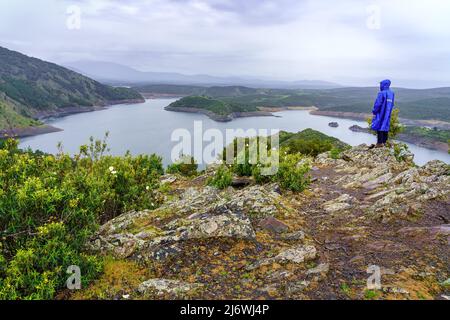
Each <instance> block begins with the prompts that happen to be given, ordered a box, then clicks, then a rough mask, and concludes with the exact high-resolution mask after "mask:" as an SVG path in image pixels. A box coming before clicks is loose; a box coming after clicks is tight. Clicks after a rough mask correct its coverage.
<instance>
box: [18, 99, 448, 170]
mask: <svg viewBox="0 0 450 320" xmlns="http://www.w3.org/2000/svg"><path fill="white" fill-rule="evenodd" d="M173 101H175V99H153V100H147V101H146V102H145V103H141V104H134V105H116V106H112V107H110V108H108V109H105V110H101V111H96V112H88V113H80V114H76V115H71V116H67V117H64V118H58V119H55V120H52V121H48V123H49V124H51V125H53V126H55V127H58V128H61V129H63V130H64V131H61V132H55V133H49V134H44V135H38V136H34V137H29V138H25V139H23V140H22V141H21V147H23V148H26V147H31V148H32V149H39V150H42V151H45V152H49V153H56V152H57V144H58V142H62V144H63V148H64V151H66V152H69V153H71V154H74V153H76V152H77V151H78V149H79V146H80V145H82V144H86V143H87V142H88V141H89V137H90V136H94V137H95V138H98V139H100V138H103V136H104V134H105V132H106V131H109V132H110V135H109V139H108V146H109V148H110V149H111V151H110V153H111V154H114V155H123V154H124V153H125V152H126V151H127V150H129V151H130V152H131V153H132V154H141V153H142V154H150V153H156V154H158V155H160V156H162V157H163V160H164V164H166V165H167V164H168V163H171V150H172V148H173V147H174V146H175V145H177V144H178V142H177V141H175V142H171V135H172V132H173V131H174V130H176V129H180V128H185V129H187V130H189V131H190V132H193V129H194V122H195V121H202V127H203V130H206V129H210V128H217V129H219V130H221V131H222V132H225V130H226V129H239V128H242V129H244V130H246V129H249V128H254V129H279V130H285V131H290V132H297V131H301V130H303V129H306V128H312V129H315V130H318V131H321V132H323V133H325V134H327V135H330V136H334V137H336V138H338V139H340V140H342V141H344V142H346V143H348V144H350V145H352V146H355V145H359V144H361V143H368V144H369V143H374V142H375V140H376V138H375V137H374V136H372V135H370V134H367V133H360V132H352V131H351V130H349V129H348V128H349V127H350V126H352V125H354V124H358V125H360V126H365V125H366V124H365V123H364V122H362V121H354V120H347V119H337V118H331V117H324V116H314V115H310V114H309V112H308V111H303V110H295V111H283V112H278V113H276V115H277V116H278V117H251V118H239V119H236V120H234V121H231V122H226V123H221V122H215V121H213V120H211V119H209V118H208V117H206V116H205V115H202V114H194V113H181V112H170V111H165V110H164V107H165V106H167V105H168V104H170V103H171V102H173ZM332 121H335V122H338V123H339V127H338V128H331V127H329V126H328V123H329V122H332ZM207 144H209V143H206V142H205V145H207ZM408 145H409V147H410V150H411V151H412V152H413V153H414V154H415V158H414V159H415V162H416V163H417V164H418V165H423V164H424V163H426V162H427V161H430V160H433V159H439V160H443V161H445V162H447V163H450V155H449V154H447V153H444V152H441V151H435V150H429V149H425V148H422V147H418V146H415V145H412V144H408ZM197 160H198V159H197Z"/></svg>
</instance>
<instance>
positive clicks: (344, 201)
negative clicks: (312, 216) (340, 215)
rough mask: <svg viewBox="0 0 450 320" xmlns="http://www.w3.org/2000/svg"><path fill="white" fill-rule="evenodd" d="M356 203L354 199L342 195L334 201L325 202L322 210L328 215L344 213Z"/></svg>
mask: <svg viewBox="0 0 450 320" xmlns="http://www.w3.org/2000/svg"><path fill="white" fill-rule="evenodd" d="M356 202H357V200H356V199H355V198H354V197H352V196H350V195H348V194H343V195H341V196H339V197H337V198H336V199H333V200H330V201H327V202H325V203H324V205H323V209H324V210H325V211H326V212H328V213H333V212H337V211H344V210H348V209H350V208H352V207H353V205H354V203H356Z"/></svg>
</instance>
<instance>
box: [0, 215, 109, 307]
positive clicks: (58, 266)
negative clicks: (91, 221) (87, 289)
mask: <svg viewBox="0 0 450 320" xmlns="http://www.w3.org/2000/svg"><path fill="white" fill-rule="evenodd" d="M74 236H76V235H74V234H72V233H71V232H69V231H68V230H67V229H66V227H65V226H64V224H63V223H62V222H52V223H49V224H47V225H44V226H41V227H38V228H37V235H36V236H35V237H34V238H33V239H31V240H30V241H29V242H28V243H27V245H26V246H25V247H24V248H23V249H19V250H17V252H16V254H15V256H14V257H13V258H12V259H11V261H10V262H9V263H8V265H7V269H6V270H5V272H4V275H3V279H2V280H1V282H0V299H11V300H16V299H52V298H53V297H54V295H55V293H56V292H57V290H58V289H60V288H62V287H64V285H65V282H66V280H67V278H68V277H69V275H68V274H67V273H66V270H67V267H69V266H71V265H76V266H78V267H79V268H80V271H81V281H82V286H84V285H87V284H88V283H89V282H90V281H92V280H93V279H95V277H96V276H97V275H98V274H99V273H100V272H101V271H102V262H101V260H100V259H98V258H96V257H95V256H90V255H85V254H82V253H81V254H80V253H79V250H80V248H79V247H77V246H76V245H74V244H75V243H77V242H76V241H74V240H75V239H74Z"/></svg>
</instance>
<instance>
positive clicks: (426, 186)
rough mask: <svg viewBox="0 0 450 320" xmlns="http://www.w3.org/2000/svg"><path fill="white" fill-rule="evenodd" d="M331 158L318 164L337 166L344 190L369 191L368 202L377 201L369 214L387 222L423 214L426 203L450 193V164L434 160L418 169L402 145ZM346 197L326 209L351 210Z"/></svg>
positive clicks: (363, 149)
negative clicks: (339, 159)
mask: <svg viewBox="0 0 450 320" xmlns="http://www.w3.org/2000/svg"><path fill="white" fill-rule="evenodd" d="M399 152H400V153H401V154H399ZM329 157H330V155H329V153H324V154H322V155H319V156H318V160H316V162H317V161H318V164H322V165H323V164H326V165H333V166H334V169H335V171H336V172H339V173H341V174H342V176H341V177H340V178H338V179H337V180H336V181H335V183H336V184H338V185H340V186H342V187H343V188H344V189H359V188H362V189H364V190H367V191H366V192H367V193H369V195H368V196H367V197H366V200H368V201H372V200H376V201H375V202H374V203H372V204H371V205H369V206H368V207H367V209H366V211H367V213H368V214H369V215H370V216H371V217H373V218H375V219H378V220H380V221H383V222H388V221H390V220H391V219H393V218H402V219H405V218H409V217H411V216H415V215H417V214H420V212H421V210H422V209H423V204H424V203H425V202H426V201H428V200H431V199H436V198H443V199H445V198H446V197H448V195H449V193H450V187H449V186H450V175H449V172H450V169H449V165H447V164H445V163H444V162H442V161H439V160H433V161H430V162H428V163H427V164H425V165H424V166H422V167H418V168H417V167H415V166H414V164H413V162H412V156H411V155H410V153H409V151H407V148H405V147H404V146H403V145H402V144H399V145H398V147H397V148H395V149H390V148H375V149H368V147H367V146H366V145H360V146H358V147H354V148H351V149H349V150H347V151H345V152H343V153H342V158H343V159H345V160H343V161H330V162H328V161H327V160H326V159H328V158H329ZM343 197H344V198H341V197H339V198H337V199H334V200H330V201H328V202H327V203H325V204H324V206H323V207H324V210H325V211H327V212H337V211H343V210H349V209H351V208H352V207H353V204H355V203H353V202H352V201H347V200H346V199H345V197H346V196H345V195H343Z"/></svg>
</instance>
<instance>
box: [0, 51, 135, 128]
mask: <svg viewBox="0 0 450 320" xmlns="http://www.w3.org/2000/svg"><path fill="white" fill-rule="evenodd" d="M142 100H143V98H142V96H141V95H140V94H139V93H138V92H137V91H135V90H132V89H127V88H121V87H116V88H115V87H111V86H107V85H104V84H101V83H99V82H97V81H95V80H92V79H90V78H87V77H85V76H83V75H81V74H79V73H76V72H74V71H71V70H69V69H66V68H64V67H61V66H59V65H56V64H54V63H50V62H46V61H42V60H39V59H36V58H32V57H28V56H26V55H23V54H21V53H19V52H15V51H10V50H8V49H6V48H2V47H0V130H1V132H2V133H5V132H7V131H8V130H12V129H17V128H26V127H29V126H33V125H38V124H39V122H37V121H36V120H34V119H38V118H40V117H42V116H45V115H58V114H65V113H68V112H69V110H70V111H71V112H75V111H77V110H78V111H81V110H83V109H89V108H93V107H96V106H104V105H108V104H115V103H126V102H136V101H142Z"/></svg>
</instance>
